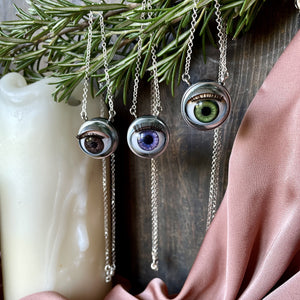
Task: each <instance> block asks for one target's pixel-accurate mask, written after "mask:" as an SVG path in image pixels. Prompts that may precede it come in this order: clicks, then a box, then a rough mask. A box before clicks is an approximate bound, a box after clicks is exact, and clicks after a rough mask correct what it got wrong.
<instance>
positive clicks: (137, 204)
mask: <svg viewBox="0 0 300 300" xmlns="http://www.w3.org/2000/svg"><path fill="white" fill-rule="evenodd" d="M14 2H15V3H16V4H17V5H19V6H24V5H25V1H22V0H18V1H16V0H15V1H14ZM13 15H14V9H13V7H12V4H11V2H10V1H7V0H0V20H6V19H12V18H13ZM299 20H300V19H299V16H298V12H297V10H296V9H295V7H294V4H293V1H292V0H274V1H267V3H266V4H265V7H264V8H263V10H262V11H261V13H260V14H259V15H258V17H257V19H256V21H255V24H254V26H253V28H252V29H251V31H250V32H248V33H247V34H245V35H244V36H243V37H241V38H239V39H237V40H234V41H233V40H229V41H228V68H229V72H230V78H229V79H228V81H227V82H226V84H227V88H228V89H229V91H230V93H231V96H232V99H233V107H232V112H231V115H230V119H229V120H228V121H226V123H225V124H224V125H223V126H222V130H223V133H224V136H223V150H222V162H221V173H220V186H219V203H220V202H221V199H222V196H223V194H224V192H225V190H226V183H227V166H228V160H229V157H230V152H231V148H232V144H233V141H234V138H235V135H236V133H237V130H238V128H239V125H240V123H241V120H242V118H243V116H244V114H245V112H246V109H247V107H248V106H249V104H250V102H251V100H252V99H253V97H254V96H255V94H256V92H257V91H258V89H259V87H260V86H261V84H262V83H263V81H264V79H265V78H266V76H267V74H268V73H269V71H270V70H271V69H272V67H273V65H274V64H275V62H276V61H277V59H278V58H279V56H280V55H281V54H282V52H283V51H284V49H285V48H286V46H287V45H288V44H289V42H290V41H291V39H292V38H293V36H294V35H295V34H296V32H297V31H298V30H299V28H300V26H299V25H300V22H299ZM217 68H218V52H217V50H216V49H215V48H213V47H210V46H208V47H207V63H206V64H204V62H203V58H202V54H201V51H198V50H197V47H195V50H194V56H193V60H192V70H191V74H192V82H197V81H198V80H200V79H204V78H211V79H214V78H216V77H217ZM185 89H186V86H185V85H184V84H181V85H180V86H179V87H178V88H177V89H176V95H175V97H172V96H171V93H170V89H169V87H166V86H161V98H162V100H163V112H162V113H161V115H160V116H161V118H162V119H164V120H165V122H166V123H167V124H168V126H169V128H170V132H171V140H170V145H169V147H168V149H167V151H166V152H165V153H164V154H163V155H162V156H161V157H160V158H159V159H158V161H159V164H160V172H159V198H160V209H159V219H160V222H159V231H160V240H159V257H160V269H159V271H158V272H157V273H156V272H154V271H152V270H151V269H150V263H151V214H150V168H149V167H150V161H149V160H143V159H140V158H136V157H134V155H133V154H131V153H130V152H129V150H128V147H127V144H126V132H127V128H128V126H129V124H130V122H131V121H132V119H131V117H130V115H129V113H128V107H124V106H123V104H122V99H121V98H119V99H117V101H118V105H117V106H118V107H117V110H118V117H117V120H116V124H117V127H118V129H119V131H120V135H121V145H120V147H119V150H118V152H117V164H118V166H117V168H118V171H117V172H118V177H117V184H118V185H117V187H118V191H117V218H118V228H117V229H118V233H117V235H118V236H117V251H118V253H117V260H118V261H117V263H118V274H119V275H121V276H123V277H126V278H127V279H129V280H130V281H131V284H132V292H134V293H136V292H140V291H141V290H142V289H143V288H144V287H145V286H146V285H147V283H148V282H149V281H150V280H151V279H152V278H154V277H160V278H161V279H163V280H164V281H165V282H166V283H167V285H168V288H169V292H170V293H176V292H178V291H179V290H180V289H181V287H182V285H183V283H184V281H185V279H186V276H187V274H188V273H189V270H190V268H191V266H192V264H193V261H194V259H195V257H196V255H197V252H198V250H199V247H200V245H201V242H202V240H203V237H204V235H205V224H206V213H207V200H208V186H209V173H210V163H211V148H212V132H199V131H197V130H195V129H191V128H189V127H188V126H187V125H186V124H185V123H184V121H183V119H182V118H181V115H180V100H181V97H182V95H183V93H184V91H185ZM140 95H142V97H143V98H147V99H149V95H150V94H149V88H148V86H147V85H146V84H144V86H143V88H141V89H140ZM148 103H149V101H148ZM148 103H147V101H145V102H144V103H143V105H140V106H139V114H140V115H142V114H149V104H148Z"/></svg>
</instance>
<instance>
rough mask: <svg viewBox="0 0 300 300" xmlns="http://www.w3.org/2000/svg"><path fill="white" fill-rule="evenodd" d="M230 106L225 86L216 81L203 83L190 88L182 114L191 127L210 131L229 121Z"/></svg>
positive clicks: (182, 105) (183, 103)
mask: <svg viewBox="0 0 300 300" xmlns="http://www.w3.org/2000/svg"><path fill="white" fill-rule="evenodd" d="M230 106H231V99H230V95H229V93H228V91H227V89H226V88H225V87H224V86H222V85H220V84H219V83H217V82H214V81H201V82H198V83H196V84H194V85H192V86H190V87H189V88H188V89H187V91H186V92H185V94H184V95H183V97H182V101H181V114H182V116H183V118H184V120H185V121H186V123H187V124H189V125H190V126H192V127H194V128H197V129H200V130H209V129H214V128H216V127H218V126H220V125H221V124H222V123H223V122H224V121H225V120H226V119H227V117H228V115H229V112H230Z"/></svg>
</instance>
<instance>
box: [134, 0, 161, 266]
mask: <svg viewBox="0 0 300 300" xmlns="http://www.w3.org/2000/svg"><path fill="white" fill-rule="evenodd" d="M151 8H152V4H151V1H147V0H143V1H142V5H141V9H142V10H143V11H145V10H146V9H147V10H148V14H147V17H148V19H150V18H151V17H152V12H151V11H150V10H151ZM145 17H146V16H145V13H144V12H142V13H141V16H140V18H141V20H145ZM143 27H144V26H143V25H141V30H143ZM143 38H144V36H143V35H139V38H138V43H137V59H136V67H135V74H134V84H133V96H132V105H131V108H130V110H129V112H130V114H131V115H132V116H134V117H135V118H137V102H138V87H139V81H140V71H141V58H142V47H143ZM151 39H152V34H151V35H150V40H151ZM151 59H152V69H153V70H152V72H151V75H152V77H153V79H152V80H151V114H152V115H153V116H156V117H158V115H159V113H160V111H161V110H162V106H161V100H160V91H159V81H158V71H157V57H156V45H155V44H152V46H151ZM150 164H151V167H150V168H151V175H150V177H151V183H150V185H151V231H152V235H151V236H152V239H151V240H152V246H151V247H152V250H151V255H152V263H151V269H152V270H154V271H158V241H159V232H158V206H159V204H158V180H157V178H158V162H157V161H156V159H154V158H151V162H150Z"/></svg>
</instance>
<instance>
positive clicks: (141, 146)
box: [127, 116, 170, 158]
mask: <svg viewBox="0 0 300 300" xmlns="http://www.w3.org/2000/svg"><path fill="white" fill-rule="evenodd" d="M169 139H170V133H169V129H168V127H167V125H166V124H165V123H164V122H163V121H162V120H161V119H159V118H158V117H155V116H142V117H140V118H137V119H136V120H134V121H133V122H132V123H131V124H130V126H129V128H128V131H127V143H128V146H129V148H130V150H131V151H132V152H133V153H134V154H136V155H137V156H139V157H142V158H154V157H157V156H159V155H160V154H162V153H163V152H164V151H165V150H166V148H167V146H168V143H169Z"/></svg>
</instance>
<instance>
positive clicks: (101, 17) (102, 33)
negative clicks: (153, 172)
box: [99, 2, 116, 121]
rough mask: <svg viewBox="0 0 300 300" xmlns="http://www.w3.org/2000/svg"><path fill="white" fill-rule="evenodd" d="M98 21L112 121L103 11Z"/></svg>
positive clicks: (113, 113)
mask: <svg viewBox="0 0 300 300" xmlns="http://www.w3.org/2000/svg"><path fill="white" fill-rule="evenodd" d="M101 3H102V2H101ZM99 22H100V34H101V43H102V53H103V60H104V64H103V65H104V74H105V81H106V85H107V98H108V106H109V117H108V120H109V121H113V119H114V117H115V115H116V111H115V110H114V100H113V93H112V82H111V80H110V76H109V65H108V57H107V45H106V38H105V26H104V17H103V11H100V14H99Z"/></svg>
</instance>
